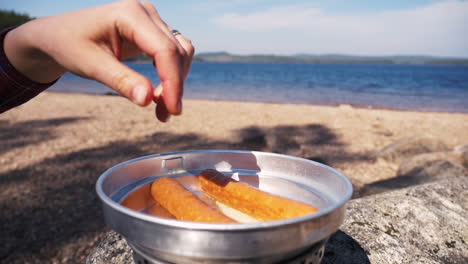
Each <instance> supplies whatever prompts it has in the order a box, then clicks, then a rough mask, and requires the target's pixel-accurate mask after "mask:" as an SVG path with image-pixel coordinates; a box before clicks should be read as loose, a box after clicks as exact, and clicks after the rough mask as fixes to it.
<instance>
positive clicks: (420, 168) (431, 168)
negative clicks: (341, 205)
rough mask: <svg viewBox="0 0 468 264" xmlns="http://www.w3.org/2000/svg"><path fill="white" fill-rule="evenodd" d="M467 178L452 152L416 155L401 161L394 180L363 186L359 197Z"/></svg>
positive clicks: (458, 159)
mask: <svg viewBox="0 0 468 264" xmlns="http://www.w3.org/2000/svg"><path fill="white" fill-rule="evenodd" d="M463 176H468V171H467V170H466V169H465V168H464V167H463V166H462V165H461V160H460V158H458V157H457V155H455V154H454V153H452V152H433V153H425V154H420V155H416V156H414V157H411V158H409V159H406V160H404V161H402V163H401V164H400V166H399V168H398V171H397V176H396V177H395V178H391V179H386V180H381V181H378V182H374V183H371V184H366V185H364V186H363V187H362V188H361V189H360V190H359V194H360V196H361V197H362V196H368V195H372V194H376V193H381V192H385V191H389V190H393V189H401V188H405V187H409V186H412V185H418V184H423V183H429V182H433V181H436V180H440V179H446V178H454V177H463Z"/></svg>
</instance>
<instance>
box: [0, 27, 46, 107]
mask: <svg viewBox="0 0 468 264" xmlns="http://www.w3.org/2000/svg"><path fill="white" fill-rule="evenodd" d="M9 30H11V29H5V30H3V31H1V32H0V113H3V112H5V111H7V110H9V109H11V108H13V107H16V106H18V105H21V104H23V103H25V102H27V101H28V100H30V99H31V98H33V97H35V96H36V95H38V94H39V93H41V92H42V91H44V90H45V89H47V88H48V87H49V86H51V85H52V84H53V83H54V82H49V83H38V82H35V81H33V80H31V79H29V77H28V76H26V75H25V74H24V73H23V72H20V71H18V69H16V67H15V66H14V65H13V64H12V63H11V62H10V61H9V60H8V57H7V55H6V54H5V50H4V43H5V42H4V38H5V35H7V32H8V31H9ZM11 32H12V31H9V33H8V34H10V33H11Z"/></svg>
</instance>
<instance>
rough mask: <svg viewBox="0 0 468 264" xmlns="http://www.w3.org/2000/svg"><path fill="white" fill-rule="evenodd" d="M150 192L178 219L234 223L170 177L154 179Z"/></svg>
mask: <svg viewBox="0 0 468 264" xmlns="http://www.w3.org/2000/svg"><path fill="white" fill-rule="evenodd" d="M151 194H152V195H153V197H154V199H155V200H156V201H157V202H158V203H159V204H160V205H162V206H163V207H164V208H166V209H167V210H168V211H169V212H170V213H171V214H172V215H173V216H175V218H176V219H178V220H183V221H194V222H208V223H235V221H234V220H232V219H231V218H229V217H227V216H225V215H224V214H223V213H221V212H220V211H219V210H216V209H214V208H213V207H211V206H208V205H207V204H206V203H204V202H203V201H202V200H200V198H198V197H197V196H196V195H195V194H193V193H191V192H190V191H188V190H187V189H185V188H184V186H182V185H181V184H180V183H178V182H177V181H176V180H174V179H172V178H169V177H163V178H159V179H157V180H156V181H154V183H153V184H152V186H151Z"/></svg>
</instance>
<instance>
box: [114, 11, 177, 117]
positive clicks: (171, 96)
mask: <svg viewBox="0 0 468 264" xmlns="http://www.w3.org/2000/svg"><path fill="white" fill-rule="evenodd" d="M136 3H137V4H138V2H136ZM133 8H135V10H134V11H135V12H136V16H132V17H131V18H123V21H121V23H118V24H117V27H118V30H119V33H120V35H121V36H123V37H125V38H126V39H128V40H130V41H132V42H133V43H135V44H136V45H137V46H138V47H140V49H141V50H142V51H143V52H145V53H147V54H149V55H150V56H152V57H153V58H154V60H155V63H156V65H157V70H158V75H159V78H160V79H161V82H162V86H163V87H164V92H163V93H164V102H165V106H166V108H167V110H168V111H169V113H171V114H175V115H177V114H180V113H181V111H182V102H181V98H182V91H183V80H184V73H185V70H184V66H183V65H184V63H183V59H182V58H183V57H184V56H185V54H184V53H185V51H181V50H180V49H179V47H178V44H176V43H175V42H174V41H173V40H172V39H171V38H170V37H169V36H167V34H166V33H165V32H164V30H163V29H161V28H160V27H159V26H157V25H156V24H155V23H154V22H153V20H152V18H151V17H150V16H149V15H148V12H147V11H146V9H145V8H143V7H142V6H140V5H139V4H138V6H137V7H135V6H133ZM182 50H183V49H182Z"/></svg>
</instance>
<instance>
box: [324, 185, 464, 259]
mask: <svg viewBox="0 0 468 264" xmlns="http://www.w3.org/2000/svg"><path fill="white" fill-rule="evenodd" d="M467 207H468V177H457V178H450V179H445V180H442V181H437V182H433V183H429V184H424V185H418V186H415V187H412V188H406V189H401V190H397V191H393V192H387V193H383V194H379V195H375V196H368V197H365V198H361V199H357V200H352V201H350V202H349V203H348V209H347V215H346V219H345V223H344V225H343V226H342V228H341V231H342V232H344V233H346V234H347V235H348V236H350V237H352V238H353V239H354V240H355V241H356V242H357V243H358V244H359V245H360V246H361V247H362V249H363V250H364V251H365V252H367V256H368V257H369V260H370V262H371V263H466V260H467V259H468V246H467V244H466V243H467V242H468V229H467V228H466V227H467V226H468V213H467V212H468V211H467V209H468V208H467ZM328 248H330V247H328ZM339 250H340V249H337V251H334V253H335V255H340V254H344V253H340V251H339ZM326 252H327V251H326ZM325 257H327V253H326V254H325ZM340 261H342V262H340ZM340 261H336V262H335V263H346V259H341V260H340ZM325 263H327V262H326V261H325Z"/></svg>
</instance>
